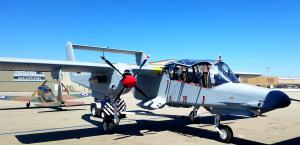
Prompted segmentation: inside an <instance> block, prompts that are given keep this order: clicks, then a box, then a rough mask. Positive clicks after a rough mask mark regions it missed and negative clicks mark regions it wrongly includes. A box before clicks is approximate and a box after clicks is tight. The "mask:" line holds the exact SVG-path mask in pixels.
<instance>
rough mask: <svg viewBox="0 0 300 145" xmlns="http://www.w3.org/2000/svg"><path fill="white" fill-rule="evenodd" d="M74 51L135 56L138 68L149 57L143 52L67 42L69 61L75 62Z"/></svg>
mask: <svg viewBox="0 0 300 145" xmlns="http://www.w3.org/2000/svg"><path fill="white" fill-rule="evenodd" d="M73 49H80V50H88V51H100V52H110V53H119V54H128V55H134V56H135V60H136V64H137V65H138V66H140V65H141V64H142V62H143V61H144V60H145V59H146V58H147V55H146V54H145V53H144V52H142V51H132V50H122V49H115V48H109V47H95V46H86V45H76V44H72V42H67V47H66V55H67V60H68V61H75V56H74V51H73ZM147 65H148V63H146V64H145V65H144V66H147Z"/></svg>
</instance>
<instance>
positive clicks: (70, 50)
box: [66, 42, 75, 61]
mask: <svg viewBox="0 0 300 145" xmlns="http://www.w3.org/2000/svg"><path fill="white" fill-rule="evenodd" d="M66 56H67V60H68V61H75V56H74V51H73V44H72V42H67V44H66Z"/></svg>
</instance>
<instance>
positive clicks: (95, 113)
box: [91, 104, 98, 117]
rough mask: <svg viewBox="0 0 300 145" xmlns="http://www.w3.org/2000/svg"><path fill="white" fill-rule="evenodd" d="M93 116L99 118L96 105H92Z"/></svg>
mask: <svg viewBox="0 0 300 145" xmlns="http://www.w3.org/2000/svg"><path fill="white" fill-rule="evenodd" d="M91 115H92V116H93V117H97V116H98V115H97V108H96V105H94V104H92V105H91Z"/></svg>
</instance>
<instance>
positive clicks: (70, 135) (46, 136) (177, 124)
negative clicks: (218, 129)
mask: <svg viewBox="0 0 300 145" xmlns="http://www.w3.org/2000/svg"><path fill="white" fill-rule="evenodd" d="M156 115H159V114H156ZM168 116H169V117H171V118H175V119H171V120H162V121H153V120H136V123H133V124H122V125H119V126H117V127H116V128H115V132H114V133H115V134H120V137H117V138H115V139H113V140H119V139H124V138H127V137H131V136H145V135H148V134H156V133H158V132H161V131H171V132H175V133H178V134H180V135H184V136H188V137H192V136H196V137H200V138H206V139H210V140H217V139H218V136H217V134H216V133H215V132H214V131H210V130H205V129H201V128H194V127H190V126H188V125H189V124H190V123H189V121H188V120H187V119H186V118H183V117H178V116H177V117H176V116H175V115H174V116H171V115H168ZM90 117H91V116H90V114H84V115H82V119H83V120H85V121H87V122H89V123H90V124H93V125H95V126H97V127H94V128H84V129H76V130H66V131H55V132H45V133H35V134H24V135H16V136H15V137H16V138H17V139H18V140H19V141H20V142H21V143H24V144H33V143H43V142H51V141H59V140H66V139H81V138H85V137H92V136H99V135H104V134H105V133H104V132H103V130H102V123H101V122H99V121H95V120H91V119H90ZM212 119H213V118H210V117H208V118H207V121H209V120H210V121H213V120H212ZM204 120H206V119H204ZM144 130H146V131H145V132H142V131H144ZM232 143H233V144H247V145H248V144H256V145H265V144H264V143H259V142H256V141H251V140H247V139H242V138H238V137H235V138H234V140H233V142H232ZM299 143H300V137H296V138H292V139H289V140H285V141H281V142H278V143H275V144H274V145H288V144H299Z"/></svg>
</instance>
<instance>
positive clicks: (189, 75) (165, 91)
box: [0, 42, 291, 143]
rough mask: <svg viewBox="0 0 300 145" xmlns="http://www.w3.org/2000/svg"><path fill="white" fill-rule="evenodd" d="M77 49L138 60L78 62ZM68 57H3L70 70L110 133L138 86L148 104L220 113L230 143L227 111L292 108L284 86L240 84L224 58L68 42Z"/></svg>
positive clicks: (17, 63)
mask: <svg viewBox="0 0 300 145" xmlns="http://www.w3.org/2000/svg"><path fill="white" fill-rule="evenodd" d="M73 49H82V50H90V51H99V52H110V53H123V54H129V55H134V56H135V58H136V63H137V65H129V64H124V63H116V64H112V63H111V62H110V61H108V60H107V59H106V58H105V57H104V56H102V57H101V58H102V59H103V60H104V62H105V63H106V64H102V63H90V62H78V61H75V57H74V53H73ZM66 52H67V61H57V60H38V59H20V58H0V70H5V71H16V70H17V71H21V70H22V71H42V72H51V73H52V77H53V79H57V80H61V79H62V71H65V72H70V76H71V80H72V81H73V82H75V83H78V84H80V85H83V86H85V87H87V88H89V89H91V90H92V94H91V95H92V96H93V97H94V98H95V103H92V104H91V113H92V115H93V116H95V117H100V118H103V130H104V131H106V132H110V131H112V130H113V129H114V127H115V126H116V125H118V124H119V122H120V120H121V119H122V118H124V117H125V116H126V114H125V111H126V104H125V102H124V100H122V99H121V98H120V97H121V95H122V94H125V93H128V92H130V90H132V91H133V96H134V97H135V98H136V99H138V100H141V102H140V103H139V104H138V105H139V106H140V107H142V108H146V109H150V110H153V109H159V108H163V107H164V106H173V107H193V110H192V111H191V113H190V116H189V118H190V120H191V121H198V120H199V117H200V116H198V115H197V111H198V109H199V108H200V107H204V108H205V109H206V110H208V111H209V112H210V113H212V114H215V122H214V123H215V129H216V131H217V133H218V134H219V138H220V140H221V141H222V142H226V143H229V142H230V141H231V140H232V138H233V132H232V130H231V128H230V127H229V126H226V125H222V124H220V120H221V116H222V115H237V116H247V117H256V116H259V115H261V114H263V113H265V112H268V111H271V110H274V109H278V108H283V107H287V106H289V105H290V103H291V101H290V98H289V97H288V96H287V95H286V94H285V93H283V92H281V91H275V90H270V89H267V88H261V87H257V86H252V85H247V84H243V83H240V82H239V81H238V79H237V78H236V77H235V74H234V73H233V72H232V71H231V69H230V68H229V67H228V66H227V65H226V63H225V62H223V61H222V60H221V58H219V60H190V59H183V60H179V61H175V62H171V63H169V64H167V65H165V66H164V67H163V68H153V67H151V66H149V65H148V62H147V61H148V57H147V55H146V54H145V53H143V52H140V51H129V50H119V49H112V48H101V47H92V46H83V45H73V44H72V43H71V42H68V43H67V47H66Z"/></svg>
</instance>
